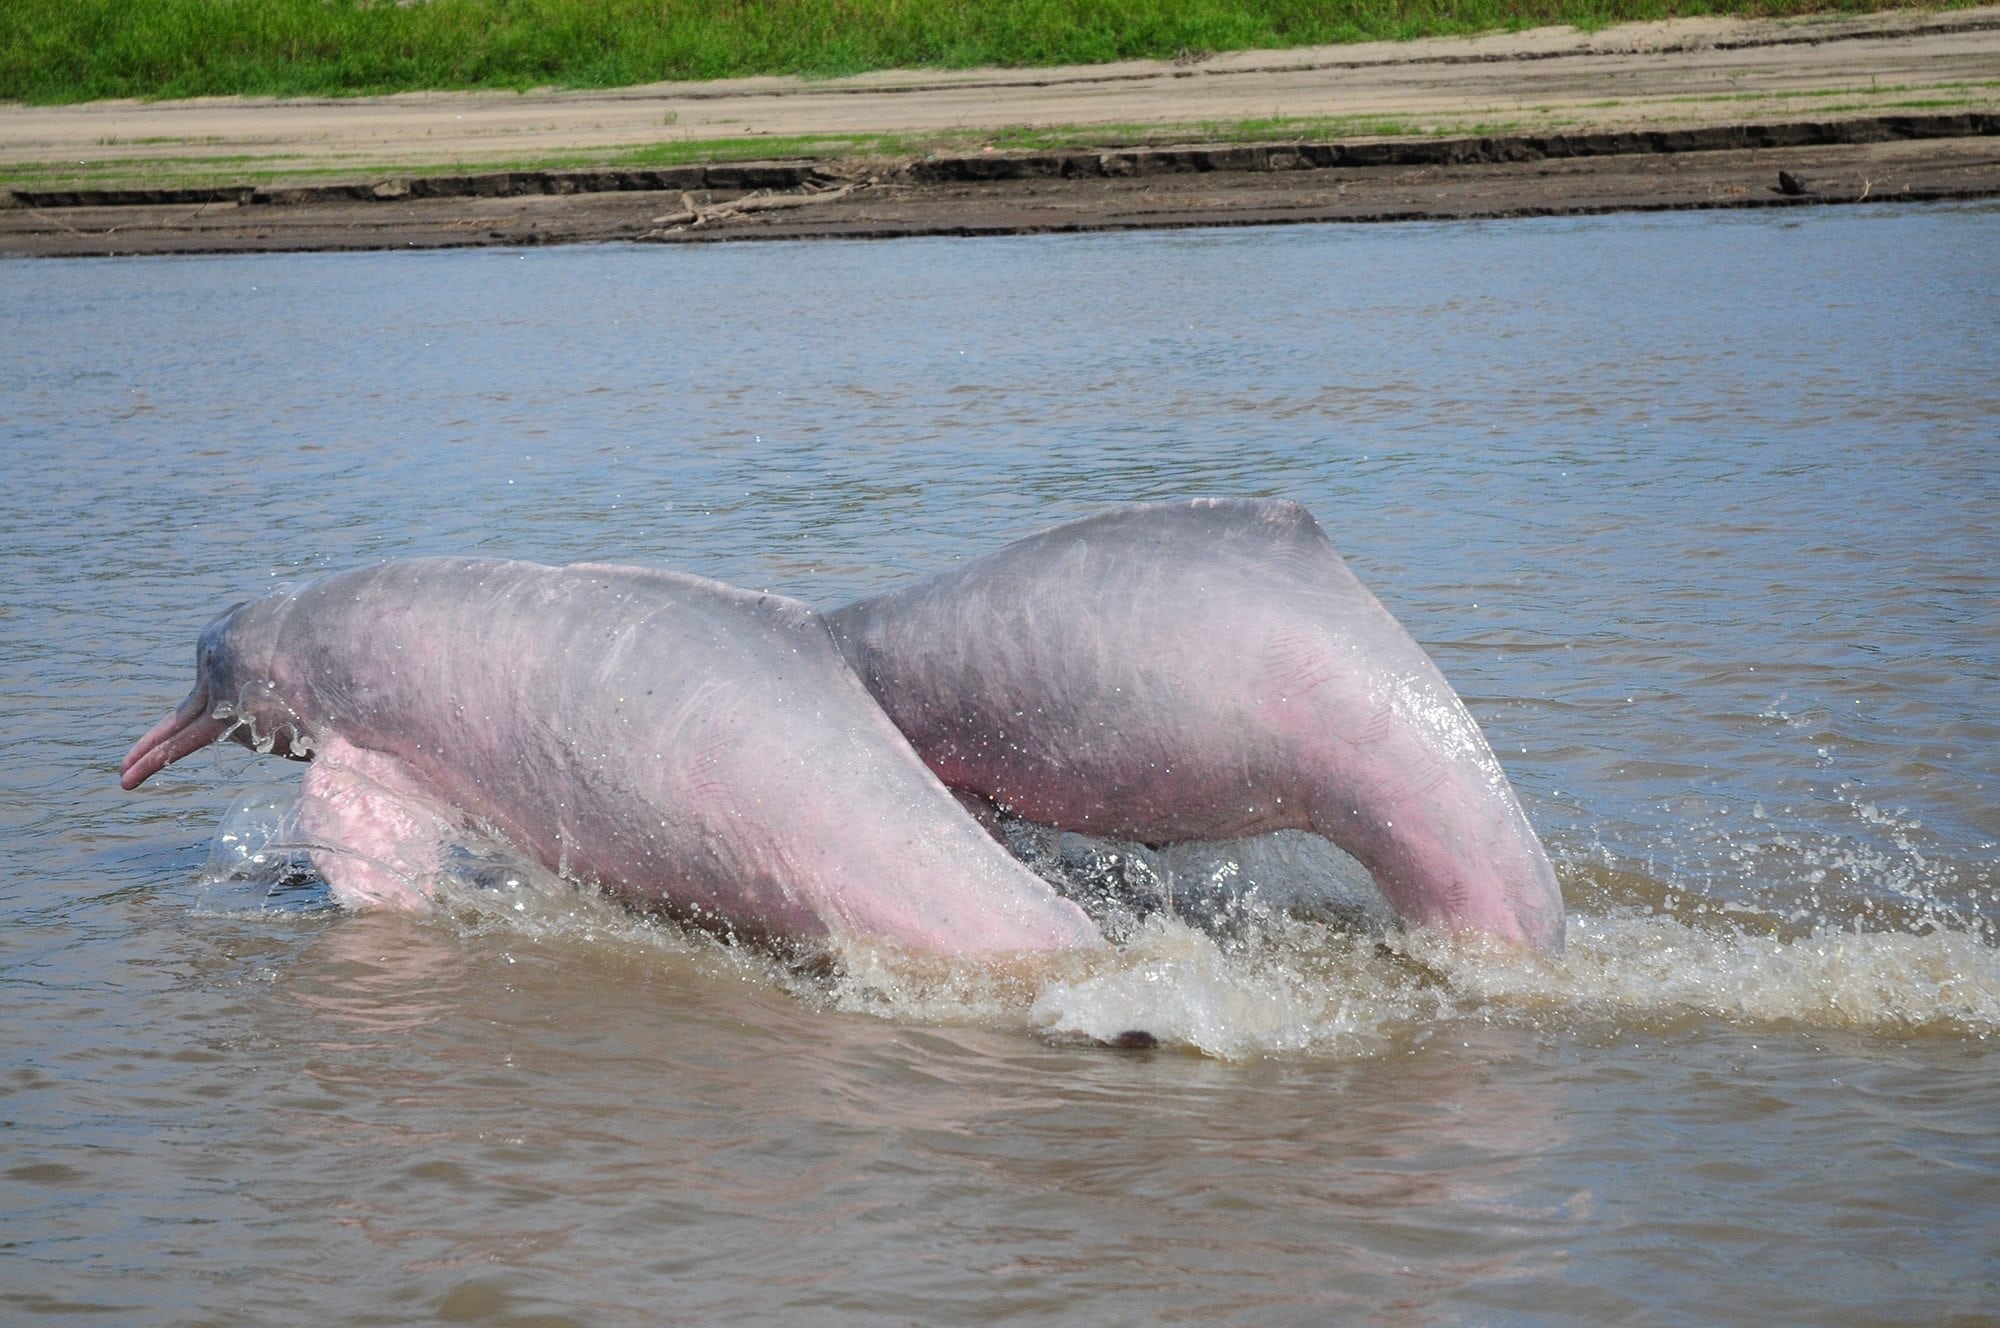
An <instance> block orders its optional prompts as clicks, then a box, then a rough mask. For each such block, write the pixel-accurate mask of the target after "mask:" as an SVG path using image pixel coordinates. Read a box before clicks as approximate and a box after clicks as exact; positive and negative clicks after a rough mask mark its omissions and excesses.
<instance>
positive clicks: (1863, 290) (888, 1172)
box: [0, 204, 2000, 1325]
mask: <svg viewBox="0 0 2000 1328" xmlns="http://www.w3.org/2000/svg"><path fill="white" fill-rule="evenodd" d="M0 304H4V307H5V309H6V311H7V313H6V319H5V325H4V328H0V439H4V444H0V445H4V453H5V460H4V473H0V586H4V587H5V594H4V598H0V696H4V701H0V705H4V726H0V833H4V836H5V845H6V847H5V853H4V859H0V1009H3V1010H4V1016H3V1017H0V1321H4V1322H6V1323H9V1324H23V1325H31V1324H45V1323H46V1324H55V1323H62V1324H79V1323H89V1324H93V1325H95V1324H135V1325H136V1324H147V1325H159V1324H174V1325H192V1324H215V1325H253V1324H255V1325H262V1324H280V1323H308V1322H310V1323H316V1324H331V1325H347V1324H357V1325H358V1324H368V1325H395V1324H422V1323H433V1322H449V1323H470V1324H537V1325H550V1324H572V1323H574V1324H682V1323H684V1324H720V1323H770V1322H776V1323H808V1322H810V1323H815V1324H820V1323H835V1324H844V1323H852V1324H880V1323H894V1324H930V1323H963V1324H980V1323H1010V1324H1018V1323H1049V1324H1065V1325H1069V1324H1087V1325H1096V1324H1104V1325H1110V1324H1133V1325H1140V1324H1154V1323H1196V1322H1199V1323H1203V1324H1209V1323H1235V1324H1246V1325H1267V1324H1322V1323H1328V1322H1349V1323H1374V1324H1393V1325H1404V1324H1407V1325H1428V1324H1524V1325H1525V1324H1552V1323H1553V1324H1564V1323H1567V1324H1590V1325H1597V1324H1606V1323H1624V1324H1690V1325H1692V1324H1712V1323H1755V1324H1765V1323H1813V1324H1889V1323H1896V1324H1916V1323H1924V1324H1933V1323H1947V1322H1949V1323H1960V1324H1971V1323H1990V1322H1993V1321H1995V1319H1996V1318H2000V948H1996V945H1997V944H2000V936H1996V931H1997V930H2000V370H1996V366H2000V208H1996V207H1995V206H1994V205H1992V204H1977V205H1968V206H1933V207H1924V208H1900V207H1886V206H1885V207H1868V208H1849V209H1823V210H1813V211H1807V212H1797V211H1786V212H1783V213H1779V214H1771V215H1760V214H1750V213H1745V214H1732V213H1713V214H1692V215H1673V216H1660V217H1612V218H1595V219H1570V220H1549V221H1506V222H1482V223H1465V224H1456V223H1454V224H1437V225H1409V226H1385V227H1374V228H1314V227H1300V228H1292V229H1274V230H1237V231H1206V232H1180V233H1172V234H1131V235H1100V236H1077V237H1040V238H1036V237H1029V238H1014V239H993V240H912V241H896V242H885V243H864V244H843V243H814V244H804V245H796V246H794V245H741V246H710V247H693V248H680V247H675V248H598V249H593V248H578V249H566V250H555V251H533V252H525V253H520V252H497V251H465V252H433V253H423V254H393V253H392V254H365V255H314V256H287V255H272V256H253V257H229V258H194V259H146V260H125V259H119V260H105V261H67V262H13V263H8V264H4V265H0ZM1193 494H1259V495H1275V496H1283V497H1289V498H1295V499H1298V500H1300V501H1302V502H1304V503H1305V504H1306V505H1307V506H1308V507H1310V508H1311V509H1312V510H1313V511H1314V512H1315V513H1316V514H1317V515H1318V517H1319V518H1320V520H1321V522H1322V524H1323V525H1324V526H1325V528H1326V530H1327V531H1328V533H1329V534H1330V535H1331V537H1332V538H1333V540H1334V543H1335V544H1336V545H1337V546H1338V547H1339V548H1340V549H1341V550H1342V551H1343V552H1344V553H1345V554H1346V556H1347V557H1348V559H1349V561H1350V562H1351V564H1352V565H1353V566H1354V568H1355V570H1356V571H1357V572H1358V573H1359V574H1360V575H1361V577H1362V578H1363V579H1364V580H1365V581H1366V582H1368V583H1369V584H1370V585H1371V586H1372V587H1373V589H1374V590H1375V591H1376V592H1377V593H1378V594H1379V595H1380V596H1381V597H1382V598H1383V600H1384V601H1385V602H1386V603H1387V604H1388V605H1389V607H1390V608H1391V609H1392V610H1393V611H1394V612H1395V613H1396V614H1398V616H1399V617H1400V618H1401V619H1402V620H1403V622H1404V623H1405V624H1406V625H1407V626H1408V627H1409V629H1410V631H1411V632H1412V634H1413V635H1414V636H1416V638H1417V639H1418V640H1419V641H1421V642H1423V643H1424V645H1425V646H1426V647H1427V648H1428V649H1429V650H1430V651H1431V652H1432V654H1433V656H1434V657H1435V658H1436V660H1437V662H1438V663H1439V665H1440V666H1441V667H1442V668H1443V670H1444V672H1445V674H1446V675H1447V676H1448V677H1449V678H1451V679H1452V680H1453V682H1454V684H1455V685H1456V686H1457V687H1458V689H1459V691H1460V692H1461V693H1462V694H1463V695H1464V696H1465V698H1466V700H1467V702H1468V704H1469V705H1470V707H1471V709H1472V710H1473V712H1474V714H1475V715H1476V716H1477V717H1478V719H1479V720H1480V722H1481V724H1482V725H1483V726H1484V727H1485V729H1486V732H1487V734H1488V735H1489V737H1490V738H1491V740H1492V743H1493V746H1494V748H1495V750H1496V751H1497V752H1498V753H1499V755H1500V757H1501V759H1502V761H1503V762H1504V764H1505V765H1506V766H1507V769H1508V771H1509V773H1510V774H1511V776H1512V778H1513V779H1514V782H1515V784H1516V787H1517V788H1518V789H1519V791H1520V794H1521V797H1522V800H1523V803H1524V805H1525V806H1526V808H1527V810H1528V812H1529V814H1530V816H1531V817H1532V819H1533V820H1534V822H1535V824H1536V825H1537V827H1538V828H1539V829H1540V831H1541V833H1542V835H1543V837H1544V839H1545V840H1546V841H1547V843H1548V846H1549V849H1550V851H1551V855H1552V856H1553V858H1554V859H1555V861H1556V863H1557V868H1558V872H1559V875H1560V877H1561V879H1562V883H1563V890H1564V894H1565V896H1566V899H1567V902H1568V907H1569V910H1570V915H1571V920H1570V943H1569V949H1568V952H1567V954H1566V956H1565V957H1563V958H1562V959H1560V960H1549V959H1538V958H1534V957H1529V956H1523V955H1519V954H1507V953H1502V952H1500V951H1499V950H1497V949H1487V948H1483V947H1480V946H1478V945H1475V944H1470V943H1448V942H1445V941H1442V940H1440V939H1438V938H1436V937H1430V936H1424V935H1418V934H1388V935H1380V934H1376V933H1373V932H1370V931H1369V930H1368V929H1367V928H1366V927H1365V926H1364V927H1357V926H1355V925H1354V924H1353V922H1352V919H1347V920H1344V921H1343V920H1341V919H1340V918H1338V917H1334V918H1333V919H1332V920H1329V917H1328V916H1321V915H1317V914H1313V913H1310V912H1306V913H1300V912H1298V911H1296V910H1294V911H1286V910H1284V909H1280V908H1276V907H1264V906H1262V905H1260V904H1259V903H1258V900H1257V899H1256V898H1254V897H1252V898H1248V900H1247V903H1246V906H1245V907H1244V908H1242V909H1240V910H1238V912H1237V914H1236V915H1234V916H1233V918H1232V919H1231V920H1230V921H1229V924H1228V925H1225V926H1205V925H1199V924H1198V923H1197V922H1191V921H1188V920H1184V919H1181V918H1177V917H1175V916H1171V915H1159V916H1154V917H1151V918H1147V919H1144V920H1141V921H1138V922H1136V923H1135V924H1134V925H1132V926H1131V927H1129V928H1128V929H1127V934H1126V938H1125V940H1124V941H1123V943H1122V944H1121V945H1120V946H1119V947H1118V948H1116V949H1115V950H1114V951H1113V952H1112V953H1110V954H1109V955H1108V956H1106V957H1103V958H1101V959H1098V960H1095V961H1091V962H1088V963H1082V964H1079V965H1078V966H1074V967H1072V968H1071V969H1069V970H1067V971H1065V972H1064V973H1063V974H1062V975H1061V976H1060V977H1048V978H1046V979H1041V980H1032V981H1023V980H1012V979H1009V978H1008V977H1006V976H1005V975H998V974H988V973H981V972H979V971H977V970H970V969H959V970H952V971H947V972H937V971H927V972H923V973H917V972H911V971H907V970H906V969H902V968H899V967H898V966H897V965H896V964H894V963H891V962H887V961H884V962H883V963H881V964H878V965H869V964H854V965H850V966H849V967H848V968H847V969H846V970H844V971H843V972H841V973H839V974H836V975H832V976H829V975H827V974H825V973H811V972H804V973H795V972H792V971H790V970H789V969H787V968H786V967H785V966H784V965H782V964H780V963H778V962H777V961H775V960H773V959H770V958H767V957H765V956H763V955H761V954H758V953H755V952H746V951H739V950H731V949H727V948H723V947H721V946H719V945H717V944H715V943H712V942H709V941H706V940H702V939H698V938H693V937H689V936H685V935H682V934H680V933H679V932H676V931H674V930H673V929H671V928H670V927H666V926H664V925H656V924H651V923H646V922H642V921H639V920H636V919H634V918H632V917H629V916H627V915H625V914H623V913H621V912H619V911H618V910H616V909H614V908H611V907H609V906H607V905H604V904H602V903H600V902H597V901H595V900H593V899H591V898H588V897H584V896H582V895H580V894H578V893H577V892H576V891H574V890H572V889H570V888H569V887H567V886H566V885H564V884H563V883H561V882H559V881H543V882H540V883H539V885H538V886H537V887H536V888H533V889H529V888H527V887H523V889H522V891H521V892H519V893H518V894H505V893H501V894H495V895H494V896H493V899H494V900H495V901H509V902H505V903H504V904H503V903H501V902H494V903H490V904H488V903H483V902H482V897H481V896H480V894H479V892H478V891H477V890H467V891H464V892H461V893H460V894H457V895H454V896H452V898H453V899H454V900H455V903H454V904H453V906H452V907H450V908H448V909H446V910H445V912H444V914H443V915H441V916H438V917H433V918H430V919H415V918H410V917H405V916H385V915H379V914H354V913H342V912H339V911H338V910H334V909H330V908H329V907H327V901H326V898H325V892H324V890H323V888H320V887H317V886H316V885H315V884H314V883H313V882H311V881H310V880H302V879H300V878H298V877H297V876H296V874H293V875H286V874H284V873H282V872H275V871H273V870H271V869H270V864H271V862H272V861H273V860H275V859H274V855H276V857H278V858H281V857H282V852H283V849H284V842H283V835H282V829H281V828H274V827H280V819H279V818H280V817H281V814H282V812H283V810H284V804H285V802H286V799H287V798H288V797H289V796H290V795H291V791H292V790H294V789H295V788H296V784H297V773H298V767H296V766H293V765H290V764H287V763H284V762H280V761H274V760H270V759H268V758H259V757H256V756H254V755H252V754H251V753H248V752H245V751H242V750H239V749H237V748H234V747H226V748H218V749H214V750H211V751H207V752H203V753H201V754H199V755H197V756H195V757H193V758H191V759H189V760H188V761H186V762H184V763H182V764H181V765H179V766H177V767H175V768H174V769H173V770H171V771H169V772H167V773H166V774H164V775H162V776H160V777H159V778H157V779H156V780H154V781H153V782H152V783H150V784H148V785H147V786H146V787H145V788H144V789H142V790H140V791H139V792H137V793H134V794H130V795H128V794H124V793H121V792H120V791H119V789H118V787H117V761H118V758H119V757H120V755H121V754H122V753H123V752H124V750H125V748H126V747H127V745H129V744H130V743H131V741H132V740H133V739H134V738H136V737H137V736H138V735H139V733H140V732H142V731H143V730H144V729H145V728H146V727H147V726H148V725H150V724H151V723H152V722H153V721H154V720H155V719H156V718H157V717H158V716H159V714H160V713H162V712H163V711H164V710H165V709H166V708H167V707H168V706H170V705H171V704H172V703H173V702H175V701H177V700H178V699H179V698H180V697H181V696H182V695H183V694H184V692H185V691H186V689H187V687H188V685H189V683H190V682H191V680H192V665H191V658H192V645H193V640H194V637H195V634H196V633H197V632H198V631H199V630H200V628H201V626H202V625H203V624H204V623H205V622H206V621H207V620H208V618H209V617H210V616H211V615H212V614H214V613H216V612H217V611H219V610H221V609H222V608H224V607H227V606H228V605H230V604H232V603H234V602H236V601H237V600H240V599H244V598H247V597H250V596H253V595H256V594H259V593H263V592H265V591H267V590H269V589H271V588H273V587H277V586H283V585H290V584H295V583H298V582H300V581H302V580H304V579H307V578H309V577H311V576H313V575H316V574H319V573H321V572H325V571H329V570H334V569H340V568H346V567H350V566H354V565H356V564H361V563H365V562H368V561H370V560H373V559H377V558H382V557H385V556H391V555H401V554H432V553H446V552H479V553H485V554H493V555H508V556H518V557H524V558H532V559H536V560H539V561H544V562H565V561H573V560H581V559H594V560H610V561H621V562H638V563H646V564H651V565H657V566H665V567H674V568H679V569H683V570H688V571H694V572H700V573H703V574H706V575H709V576H714V577H719V578H722V579H724V580H727V581H731V582H735V583H738V584H741V585H746V586H750V587H755V588H765V587H768V588H772V589H777V590H782V591H785V592H788V593H790V594H793V595H797V596H799V597H801V598H804V599H806V600H809V601H811V602H814V603H816V604H820V605H822V606H827V607H831V606H834V605H837V604H839V603H842V602H844V601H845V600H847V599H848V598H851V597H853V596H856V595H858V594H862V593H866V592H872V591H876V590H880V589H883V588H886V587H889V586H893V585H896V584H898V583H900V582H902V581H904V580H906V579H908V578H911V577H914V576H916V575H919V574H921V573H923V572H925V571H928V570H932V569H936V568H941V567H945V566H948V565H949V564H951V563H952V562H953V561H954V560H955V559H959V558H963V557H967V556H971V555H975V554H978V553H982V552H985V551H987V550H990V549H993V548H995V547H997V546H999V545H1000V544H1003V543H1005V542H1006V541H1008V540H1009V539H1012V538H1014V537H1017V536H1020V535H1023V534H1026V533H1028V532H1030V531H1032V530H1035V529H1038V528H1040V527H1042V526H1045V525H1048V524H1051V523H1054V522H1056V521H1059V520H1063V519H1067V518H1070V517H1075V516H1080V515H1084V514H1087V513H1091V512H1095V511H1098V510H1101V509H1102V508H1103V507H1105V506H1106V505H1108V504H1111V503H1116V502H1124V501H1130V500H1134V499H1151V498H1167V497H1175V496H1184V495H1193ZM1189 630H1199V625H1190V628H1189ZM273 836H276V838H275V839H274V838H273ZM1286 852H1289V850H1287V851H1286ZM1276 856H1278V857H1280V858H1284V857H1286V853H1278V854H1277V855H1276ZM260 857H261V858H264V859H265V861H264V862H263V863H258V862H257V859H258V858H260ZM1309 859H1310V855H1302V856H1300V857H1299V858H1298V859H1297V860H1289V859H1288V861H1289V865H1286V864H1285V863H1281V864H1280V866H1279V868H1274V869H1272V870H1273V871H1274V873H1275V874H1274V875H1273V877H1272V880H1273V881H1274V882H1275V881H1276V880H1277V879H1278V877H1279V876H1281V875H1283V874H1284V873H1285V872H1290V873H1291V875H1292V877H1294V878H1296V877H1298V876H1299V875H1300V874H1301V873H1303V874H1304V875H1305V876H1306V877H1307V878H1311V877H1312V876H1313V874H1314V873H1315V872H1317V871H1318V870H1319V868H1317V867H1315V866H1314V865H1313V864H1312V862H1311V861H1310V860H1309ZM1155 865H1156V866H1157V867H1158V868H1159V869H1160V870H1161V871H1165V872H1167V873H1169V874H1172V873H1175V872H1178V873H1180V874H1181V875H1182V877H1183V878H1184V879H1182V880H1181V881H1180V885H1181V886H1184V887H1186V888H1188V889H1190V890H1197V892H1198V887H1199V886H1200V885H1201V882H1200V881H1199V880H1196V879H1194V878H1195V877H1197V876H1199V875H1200V874H1201V873H1203V872H1209V873H1210V874H1211V875H1213V874H1215V873H1225V874H1226V872H1227V869H1228V866H1229V864H1228V862H1226V861H1224V862H1220V863H1218V862H1207V863H1203V862H1196V861H1166V862H1164V863H1156V864H1155ZM1314 884H1315V882H1314V881H1313V880H1311V879H1307V880H1305V881H1304V882H1303V885H1302V883H1301V882H1300V881H1299V880H1297V879H1292V880H1290V885H1291V886H1292V887H1293V888H1294V889H1300V888H1303V889H1305V890H1306V891H1307V892H1308V893H1309V892H1310V888H1311V887H1312V886H1313V885H1314ZM1274 889H1275V886H1274ZM1252 905H1255V906H1252ZM1131 1027H1145V1028H1148V1029H1152V1030H1154V1031H1156V1032H1157V1033H1158V1034H1159V1035H1160V1037H1161V1039H1162V1045H1161V1046H1160V1047H1159V1048H1158V1049H1156V1050H1150V1051H1129V1050H1128V1051H1120V1050H1112V1049H1109V1048H1106V1047H1102V1046H1099V1045H1097V1044H1096V1043H1094V1042H1092V1041H1091V1038H1092V1037H1093V1036H1097V1035H1104V1034H1108V1033H1112V1032H1116V1031H1119V1030H1122V1029H1125V1028H1131Z"/></svg>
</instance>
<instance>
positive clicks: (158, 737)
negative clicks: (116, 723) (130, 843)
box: [118, 683, 229, 791]
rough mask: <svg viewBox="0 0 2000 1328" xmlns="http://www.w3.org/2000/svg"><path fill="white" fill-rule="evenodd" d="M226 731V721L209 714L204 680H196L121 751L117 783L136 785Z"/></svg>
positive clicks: (133, 786) (135, 786)
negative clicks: (184, 697)
mask: <svg viewBox="0 0 2000 1328" xmlns="http://www.w3.org/2000/svg"><path fill="white" fill-rule="evenodd" d="M228 731H229V721H227V720H222V719H213V718H210V716H209V713H208V684H207V683H200V684H197V685H196V687H195V689H194V690H193V691H192V692H189V693H188V696H187V700H185V701H182V702H181V703H180V704H179V705H177V706H175V707H174V711H173V713H172V714H170V715H168V716H167V717H166V718H165V719H163V720H161V721H160V722H159V723H157V724H155V725H153V727H152V728H151V729H149V730H147V732H146V736H145V737H143V738H141V739H139V741H137V742H135V743H133V744H132V750H131V751H129V752H127V753H125V760H124V761H123V762H122V763H120V765H119V767H118V783H119V785H120V786H121V787H123V788H125V789H126V790H128V791H129V790H131V789H135V788H138V787H139V786H140V785H141V784H143V783H145V782H146V781H147V780H149V779H151V778H152V777H153V776H154V775H157V774H159V773H160V771H162V770H164V769H166V768H167V767H168V766H170V765H172V764H173V763H174V762H176V761H178V760H180V759H181V758H182V757H183V756H186V755H187V754H188V753H189V752H198V751H200V750H201V749H202V748H204V747H206V746H208V744H210V743H211V742H214V741H215V740H216V739H217V738H220V737H221V736H222V735H223V734H224V733H227V732H228Z"/></svg>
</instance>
